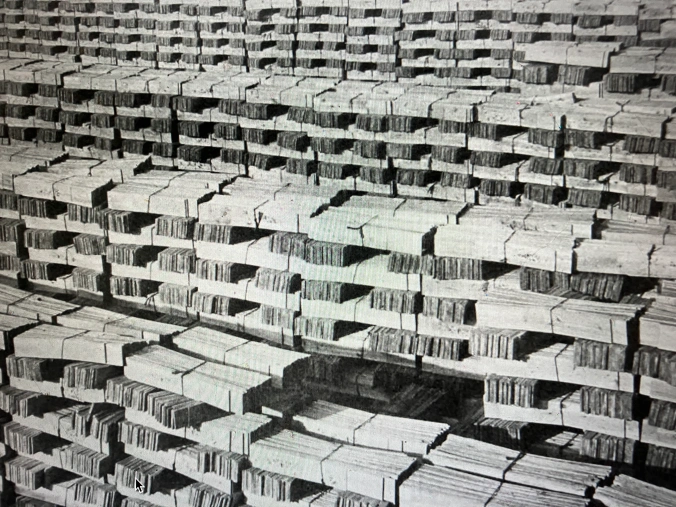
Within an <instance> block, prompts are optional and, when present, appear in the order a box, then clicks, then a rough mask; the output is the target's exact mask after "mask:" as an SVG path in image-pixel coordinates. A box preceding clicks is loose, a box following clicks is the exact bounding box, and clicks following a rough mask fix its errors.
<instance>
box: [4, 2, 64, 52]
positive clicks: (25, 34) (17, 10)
mask: <svg viewBox="0 0 676 507" xmlns="http://www.w3.org/2000/svg"><path fill="white" fill-rule="evenodd" d="M4 7H5V9H6V10H7V11H6V12H7V14H6V17H5V26H6V27H7V32H6V35H7V38H8V42H9V44H8V47H7V50H8V54H9V56H10V57H13V58H17V57H19V58H21V57H27V58H37V59H45V60H57V59H58V60H64V61H73V55H72V54H69V51H68V50H69V49H70V46H75V45H76V44H77V34H76V32H77V26H76V23H74V22H73V19H72V13H65V12H64V13H63V14H61V13H59V12H58V11H57V9H56V6H55V5H53V4H37V3H34V4H31V5H28V4H26V2H10V3H9V4H6V5H5V6H4Z"/></svg>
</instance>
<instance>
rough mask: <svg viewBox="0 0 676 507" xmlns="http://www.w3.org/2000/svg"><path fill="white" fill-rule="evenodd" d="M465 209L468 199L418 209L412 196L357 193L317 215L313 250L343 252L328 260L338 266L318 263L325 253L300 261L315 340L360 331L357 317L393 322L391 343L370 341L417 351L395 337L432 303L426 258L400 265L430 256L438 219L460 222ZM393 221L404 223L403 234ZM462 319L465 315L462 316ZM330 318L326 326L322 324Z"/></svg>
mask: <svg viewBox="0 0 676 507" xmlns="http://www.w3.org/2000/svg"><path fill="white" fill-rule="evenodd" d="M463 208H464V205H462V204H459V205H458V206H456V207H455V208H449V207H448V206H441V207H440V206H434V205H432V204H431V203H430V205H429V206H426V207H425V208H424V209H423V210H420V209H419V208H417V209H416V208H414V202H413V201H412V200H403V199H385V198H377V197H356V196H355V197H352V198H351V199H350V200H349V201H347V202H346V203H344V204H343V205H342V206H340V207H338V208H329V209H328V210H326V211H325V212H324V213H322V214H321V215H319V216H318V217H316V218H315V219H313V220H312V221H311V222H312V223H311V227H310V231H309V241H308V242H307V243H306V246H305V248H306V252H308V253H313V251H314V250H317V254H318V253H319V248H318V247H320V246H321V247H322V248H324V249H325V250H327V252H326V253H328V251H329V248H331V249H332V250H334V251H336V252H339V251H341V250H342V255H341V256H339V257H338V256H336V255H335V254H333V255H332V257H331V258H329V257H326V260H324V261H323V262H322V264H327V263H330V265H332V266H334V267H333V268H331V269H330V270H329V269H328V268H327V267H324V266H322V267H319V266H315V265H314V264H317V260H319V259H320V257H317V256H316V255H314V256H315V257H317V260H314V261H313V259H312V257H311V256H306V258H305V263H299V264H300V266H301V267H300V269H299V270H300V271H301V274H302V276H303V279H304V283H305V286H304V292H303V298H304V299H303V301H302V313H303V317H302V319H303V321H304V322H305V325H304V331H305V332H304V333H303V334H304V337H305V338H307V341H308V346H311V345H312V341H313V340H318V339H319V340H336V339H337V338H340V337H341V336H342V335H344V334H346V332H348V333H349V332H354V330H355V327H354V325H352V324H350V323H355V322H356V323H359V324H360V327H364V326H365V325H376V326H384V327H385V328H387V329H384V330H383V333H382V334H383V336H382V338H381V339H382V340H384V341H382V342H381V343H380V345H378V343H377V340H375V339H374V340H371V342H370V346H372V347H373V348H372V349H371V350H373V351H380V352H391V353H403V354H414V350H415V347H414V348H413V349H409V348H407V346H406V345H405V344H404V343H403V342H402V343H400V344H399V345H395V344H394V341H393V342H392V343H391V344H390V343H389V334H392V336H391V338H392V339H394V340H395V341H396V339H397V336H398V333H399V332H400V331H402V330H404V331H407V332H410V333H413V334H414V335H415V332H416V331H417V330H418V325H417V324H418V321H417V314H418V313H419V312H421V311H423V310H424V309H423V306H425V307H427V306H428V305H429V304H433V303H432V302H429V301H428V302H427V304H424V303H423V298H422V295H421V293H420V290H421V286H420V277H419V274H420V269H421V267H420V262H418V268H417V269H418V271H417V273H416V269H415V267H413V268H409V266H404V265H399V264H401V263H408V262H409V258H411V259H413V262H415V259H416V258H418V259H421V257H422V256H424V255H426V254H428V253H429V252H430V251H431V239H432V236H431V235H432V231H433V229H434V227H435V226H436V225H437V224H438V223H449V222H452V223H455V222H456V220H457V215H458V214H459V213H460V212H461V211H462V209H463ZM392 221H396V223H397V224H398V225H397V228H396V230H397V232H396V233H395V232H394V231H395V229H394V228H393V226H392V223H393V222H392ZM329 224H331V225H329ZM395 236H396V237H395ZM355 247H361V250H362V252H364V249H366V250H365V252H370V254H369V255H367V256H365V257H364V255H363V253H362V255H360V256H355V254H356V253H357V252H358V251H359V250H357V249H355ZM379 251H391V252H394V253H393V254H391V256H390V257H392V256H395V257H396V256H399V257H401V258H402V262H399V263H398V262H397V260H398V259H391V258H388V256H387V255H383V254H381V253H380V252H379ZM324 255H326V254H324ZM436 302H437V301H434V303H436ZM430 312H432V310H430ZM459 313H462V312H459ZM459 319H460V320H461V321H463V317H459ZM323 321H326V324H325V326H320V324H322V322H323ZM341 321H342V322H341ZM329 324H330V326H329ZM324 327H326V330H327V331H328V330H329V329H333V330H337V329H342V330H343V331H342V332H337V331H334V332H332V333H327V332H326V331H324V329H323V328H324ZM318 331H321V332H318ZM359 336H361V338H359ZM354 337H355V338H356V339H357V342H356V343H359V341H360V340H361V342H362V346H363V341H364V338H365V335H362V334H361V333H357V334H356V335H355V336H354ZM348 340H350V338H348ZM348 347H349V345H348ZM409 347H410V345H409Z"/></svg>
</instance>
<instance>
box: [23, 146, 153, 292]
mask: <svg viewBox="0 0 676 507" xmlns="http://www.w3.org/2000/svg"><path fill="white" fill-rule="evenodd" d="M145 162H146V160H144V159H140V160H139V159H128V160H125V161H124V164H121V163H119V162H116V161H108V162H104V163H101V162H100V161H97V160H74V159H70V160H66V161H63V162H60V163H57V164H54V165H52V166H51V167H49V168H48V169H47V171H35V172H30V173H27V174H24V175H20V176H17V177H15V178H14V185H13V186H14V192H15V194H16V196H17V200H18V203H19V209H18V213H19V217H20V218H21V219H22V220H23V224H24V225H25V228H26V229H25V232H24V235H23V239H22V244H23V245H24V246H25V247H26V248H27V253H28V259H27V260H25V261H24V262H23V263H22V270H23V273H24V275H25V277H26V278H27V279H28V280H30V281H31V282H32V283H33V284H34V285H40V286H43V287H51V288H53V289H57V290H66V291H76V290H84V291H86V292H88V293H93V294H98V295H99V296H104V295H105V294H107V293H108V272H107V269H106V265H105V257H104V256H105V253H106V252H105V250H106V244H107V238H106V236H105V228H104V227H102V224H101V222H100V218H101V217H100V214H101V213H102V210H103V209H104V208H105V207H106V203H107V192H108V190H110V189H111V188H112V186H113V184H114V182H121V181H122V180H123V178H124V177H125V176H128V175H129V174H131V173H133V172H135V171H136V170H138V169H139V168H141V167H142V166H143V164H144V163H145ZM123 165H124V167H123Z"/></svg>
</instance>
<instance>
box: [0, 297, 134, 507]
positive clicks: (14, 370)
mask: <svg viewBox="0 0 676 507" xmlns="http://www.w3.org/2000/svg"><path fill="white" fill-rule="evenodd" d="M2 300H3V315H1V316H0V320H1V321H2V328H3V334H4V335H5V337H6V338H8V341H6V342H5V347H4V350H5V351H7V352H10V353H11V352H13V354H12V355H10V356H9V357H8V358H7V369H8V373H9V375H10V383H11V387H10V386H3V387H2V388H0V391H1V392H0V404H1V405H2V407H1V408H2V410H3V413H4V412H7V413H9V414H11V419H12V422H8V421H3V422H4V423H6V424H4V428H3V431H4V439H3V440H4V442H5V443H6V445H7V446H8V447H10V448H12V449H13V450H14V451H15V452H16V453H17V454H18V456H16V457H14V458H12V459H11V460H9V461H7V462H6V463H4V468H5V470H6V474H7V477H8V478H11V480H12V481H13V482H14V490H15V492H16V493H17V494H19V495H25V496H28V497H31V498H36V499H38V500H46V501H50V502H53V503H55V504H57V505H65V502H66V498H67V497H70V498H71V501H86V500H85V498H86V497H87V496H89V497H90V498H97V499H98V501H100V505H105V506H112V505H114V504H115V503H114V502H115V500H116V498H115V497H116V494H115V489H114V488H112V487H110V486H107V485H105V484H103V482H102V480H101V479H102V478H103V477H104V474H105V473H107V472H110V471H112V466H113V464H114V459H115V458H114V456H115V454H116V451H115V445H114V443H113V442H114V441H115V435H116V424H117V421H118V420H119V416H120V411H119V410H117V411H116V410H114V409H113V410H111V408H110V407H98V408H97V407H95V406H94V405H90V404H86V403H85V404H82V403H75V402H74V401H66V400H64V399H63V398H62V397H63V391H59V389H53V387H54V386H58V387H59V388H60V387H62V384H61V383H60V382H61V381H62V378H61V376H64V377H67V378H68V383H70V384H72V385H73V386H75V388H74V389H71V390H70V391H69V392H71V393H78V394H81V395H83V396H84V397H87V396H92V395H93V394H94V392H95V391H96V389H88V388H87V387H90V388H91V387H93V386H94V385H96V386H97V387H98V388H99V389H100V388H101V387H103V386H104V385H105V378H106V376H107V375H110V374H115V370H116V369H117V368H118V367H119V366H121V365H122V360H123V359H122V356H123V352H122V351H123V350H124V349H125V348H126V347H127V346H128V345H130V344H131V343H133V341H134V340H133V339H124V338H122V339H121V337H118V336H117V335H111V334H108V335H105V334H98V335H94V334H90V335H85V334H83V333H84V332H83V331H82V330H72V329H71V330H70V333H68V331H69V330H68V329H67V328H63V327H59V326H55V325H53V324H55V323H56V320H57V319H58V318H59V317H60V316H62V315H65V314H66V313H68V312H72V311H73V310H75V309H76V308H77V307H76V306H74V305H70V304H68V303H63V302H60V301H57V300H55V299H52V298H48V297H44V296H40V297H37V296H33V295H31V294H30V293H27V292H22V291H11V290H7V289H5V290H4V291H3V295H2ZM76 335H77V338H75V336H76ZM19 336H21V338H19ZM68 337H70V338H72V339H74V340H75V341H76V342H78V343H75V342H71V343H70V344H69V346H68V347H65V346H64V347H63V349H62V348H61V346H59V345H56V343H57V342H61V343H63V342H64V341H66V340H67V338H68ZM48 342H49V343H48ZM55 345H56V346H55ZM70 345H73V346H72V347H71V346H70ZM57 349H58V350H57ZM107 352H109V353H110V355H107ZM83 356H87V357H86V361H88V362H69V363H70V364H68V363H64V361H63V360H62V358H64V357H66V358H70V359H74V360H76V361H77V360H81V359H83ZM108 360H109V361H110V364H109V365H106V361H108ZM91 361H94V362H91ZM66 364H68V365H67V366H65V365H66ZM115 365H117V366H115ZM64 366H65V368H64ZM3 370H4V360H3ZM119 370H121V368H120V369H119ZM63 381H64V384H63V386H65V385H66V382H65V378H64V379H63ZM16 385H20V386H21V387H16ZM97 392H98V393H99V394H102V392H103V391H102V390H99V391H97ZM43 393H44V394H43ZM52 395H55V396H57V397H53V396H52ZM77 399H78V398H77V396H76V397H75V398H74V400H77ZM98 399H100V400H101V401H102V400H103V398H102V397H100V396H99V398H98ZM86 420H88V423H87V424H85V421H86ZM3 491H7V490H6V489H4V488H3Z"/></svg>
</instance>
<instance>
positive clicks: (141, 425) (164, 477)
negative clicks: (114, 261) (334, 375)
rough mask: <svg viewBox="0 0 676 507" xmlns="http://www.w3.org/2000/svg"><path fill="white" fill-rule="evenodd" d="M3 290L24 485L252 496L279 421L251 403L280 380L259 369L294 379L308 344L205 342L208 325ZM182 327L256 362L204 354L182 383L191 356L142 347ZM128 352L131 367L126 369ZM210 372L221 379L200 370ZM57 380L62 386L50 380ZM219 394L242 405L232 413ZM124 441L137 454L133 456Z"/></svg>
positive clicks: (175, 499)
mask: <svg viewBox="0 0 676 507" xmlns="http://www.w3.org/2000/svg"><path fill="white" fill-rule="evenodd" d="M2 300H3V304H4V308H5V309H6V311H7V312H9V315H1V316H0V320H1V321H2V327H3V334H4V336H5V338H6V340H7V342H6V343H7V344H8V347H9V348H8V349H6V350H7V351H8V352H12V351H13V352H14V355H12V356H10V357H9V359H8V364H9V372H10V381H11V383H12V387H8V386H6V387H2V388H0V405H1V408H2V410H5V411H7V412H9V413H10V414H11V415H12V417H13V419H14V421H13V422H11V423H9V424H8V425H5V427H4V432H5V442H7V443H8V445H9V446H11V447H12V449H14V450H15V451H17V452H18V454H19V457H17V458H15V459H13V460H11V461H10V462H9V463H8V464H7V466H6V469H7V472H8V474H9V477H10V478H11V480H12V481H13V482H14V483H15V484H16V491H17V493H18V494H20V495H24V496H27V497H30V498H35V499H38V500H44V501H50V502H53V503H56V504H57V505H66V499H67V498H71V496H74V497H75V500H72V499H71V500H70V502H73V501H80V502H83V503H84V504H87V505H89V504H91V503H92V502H93V501H94V500H96V503H95V504H96V505H101V506H104V507H108V506H111V507H112V506H114V505H119V500H120V498H119V494H123V495H125V496H129V497H133V498H135V499H136V500H137V501H150V502H152V503H153V505H169V504H168V503H167V502H169V501H171V502H172V503H171V505H174V504H175V503H178V504H180V505H187V504H189V503H190V502H198V503H197V504H196V505H213V502H218V503H217V504H218V505H236V504H237V502H239V501H240V498H239V497H240V496H241V495H240V494H239V493H238V491H239V490H240V482H241V473H242V470H243V469H244V468H246V467H247V466H248V462H247V460H246V457H245V455H246V454H248V452H249V446H250V444H251V442H253V441H255V440H257V439H259V438H262V437H264V436H265V435H266V434H267V433H268V431H269V426H270V419H269V418H267V417H265V416H262V415H256V414H245V413H243V412H244V409H245V408H246V407H244V406H243V405H242V403H246V404H249V405H250V404H251V403H254V405H251V406H250V407H249V408H252V409H253V410H254V411H258V410H259V407H260V403H261V402H262V401H263V399H262V398H260V395H261V394H263V392H262V391H261V389H263V390H265V389H267V387H266V386H267V385H268V384H269V383H270V377H269V376H267V375H263V374H260V373H255V372H254V371H253V370H255V369H263V370H264V371H265V372H266V373H270V374H272V375H275V376H276V377H275V378H277V384H276V385H279V386H280V387H281V386H282V385H287V386H288V385H289V383H294V381H297V380H298V379H300V378H301V377H302V376H303V375H304V366H303V365H304V363H306V362H307V356H304V355H302V354H295V355H294V353H290V352H287V353H286V354H287V357H286V359H285V360H284V361H282V362H279V359H280V356H279V354H277V353H275V352H274V351H272V350H271V351H270V352H271V353H266V352H267V350H266V349H268V348H269V347H267V346H265V345H262V344H251V343H249V342H246V340H237V339H235V338H234V337H227V336H226V335H222V336H223V337H225V338H230V339H231V340H230V341H227V342H226V341H223V340H221V339H219V337H218V336H215V335H212V338H214V339H215V340H216V341H215V342H212V343H211V345H212V347H211V349H209V350H206V351H205V350H204V348H203V347H202V346H203V345H204V344H205V342H204V341H203V340H204V339H205V338H206V337H207V336H208V335H207V330H202V331H200V332H185V333H182V332H183V331H184V329H182V328H180V327H177V326H170V325H166V324H159V323H154V322H149V321H144V320H142V319H138V318H134V317H127V316H126V315H123V314H116V313H113V312H109V311H106V310H98V309H93V308H81V309H77V308H76V307H74V306H73V305H67V304H63V303H61V304H60V303H59V302H57V301H56V300H52V299H51V298H46V297H41V298H39V300H35V298H34V297H33V296H31V295H30V294H29V293H25V292H21V291H11V290H5V291H4V292H3V297H2ZM35 312H41V313H35ZM19 315H26V316H29V317H33V318H34V319H31V318H26V317H20V316H19ZM56 323H58V324H60V325H59V326H55V325H53V324H56ZM65 326H76V327H75V328H73V327H65ZM176 333H182V334H180V335H179V336H180V339H179V338H176V341H175V344H176V345H177V346H180V347H183V348H185V349H186V350H188V351H190V352H192V351H193V350H196V351H198V354H199V355H202V354H203V353H204V352H207V353H208V352H209V351H211V352H216V351H217V350H220V351H221V355H220V356H219V357H216V356H215V357H214V359H215V360H217V361H218V362H219V363H223V361H225V362H226V363H228V364H237V365H238V366H244V367H246V368H247V369H248V371H247V370H246V369H241V370H240V369H238V368H237V367H233V366H219V365H218V364H214V363H207V362H205V361H203V360H196V361H197V362H198V363H200V365H199V366H197V367H195V368H192V369H191V371H189V372H187V371H186V372H184V375H183V379H182V380H180V379H178V380H179V381H178V384H177V382H176V380H177V379H176V376H177V374H176V371H178V370H176V368H179V369H180V363H181V362H183V363H184V362H185V361H190V360H191V358H190V357H188V356H184V355H182V354H180V353H178V352H172V351H170V350H168V349H166V348H163V347H159V346H151V347H150V348H148V349H144V350H142V351H140V353H134V351H137V350H138V349H139V347H144V346H145V345H146V344H147V343H148V342H155V343H157V342H158V341H160V340H161V341H166V342H167V343H169V341H168V340H169V339H170V336H171V335H173V334H176ZM232 340H235V341H232ZM59 343H60V345H59ZM195 345H196V346H195ZM200 345H202V346H200ZM12 347H13V348H12ZM214 347H215V348H214ZM260 347H262V349H261V348H260ZM226 349H227V350H226ZM130 353H131V355H130ZM223 354H224V355H223ZM217 356H218V354H217ZM83 359H84V360H86V361H87V362H81V361H82V360H83ZM167 359H168V360H169V361H170V362H171V363H172V365H171V366H170V370H171V372H170V374H169V375H168V376H165V375H163V374H160V370H161V369H162V364H164V363H165V362H166V361H165V360H167ZM73 361H75V362H73ZM125 364H126V366H125V373H126V374H127V378H125V377H122V376H120V375H121V374H122V366H123V365H125ZM252 369H253V370H252ZM263 370H261V371H263ZM153 372H154V373H153ZM227 372H230V373H227ZM226 373H227V374H226ZM224 374H226V375H225V376H223V375H224ZM204 375H207V376H209V377H210V378H211V380H210V381H209V382H206V383H205V381H204V378H202V379H200V378H198V377H200V376H204ZM214 375H216V377H218V378H219V379H220V380H219V381H216V380H215V377H213V376H214ZM129 377H132V378H136V377H143V379H144V380H147V381H149V384H152V385H160V384H161V385H162V386H163V387H165V388H168V389H170V391H171V390H174V391H176V390H177V389H178V387H179V384H180V386H181V390H182V389H183V388H186V389H188V390H189V389H190V388H189V386H190V382H191V380H190V379H193V380H194V381H195V382H196V385H195V389H194V391H195V392H194V393H193V394H192V399H190V398H185V397H183V396H181V395H176V394H172V393H171V392H170V391H165V390H162V389H159V388H157V387H152V386H151V385H149V384H141V383H139V382H137V381H133V380H131V379H130V378H129ZM226 378H227V379H229V380H227V379H226ZM284 378H286V382H285V381H284ZM172 379H173V380H172ZM247 379H248V380H247ZM252 382H253V383H252ZM215 383H217V384H218V386H219V387H216V390H217V391H218V392H219V393H220V394H219V397H217V398H213V399H211V400H209V403H208V404H207V403H204V402H199V401H196V399H195V398H204V397H205V396H202V395H200V394H198V392H204V390H203V388H204V386H205V385H215ZM226 384H227V386H229V387H226ZM18 386H20V387H18ZM50 386H55V387H54V389H52V390H51V391H50ZM33 389H35V392H33ZM226 391H227V393H229V394H228V395H227V396H225V397H223V396H221V395H223V394H224V393H225V392H226ZM246 391H250V392H249V394H247V392H246ZM237 393H239V394H237ZM252 396H253V397H252ZM60 398H61V399H60ZM256 400H257V401H256ZM74 401H78V402H85V403H74ZM90 403H95V405H92V404H90ZM116 405H119V406H120V407H121V408H119V407H116ZM214 405H220V406H221V407H225V405H227V407H228V409H229V410H232V411H234V412H238V414H232V415H227V414H226V413H225V412H224V411H223V410H219V409H218V408H216V407H215V406H214ZM120 444H123V445H124V448H122V446H121V445H120ZM123 450H124V452H125V453H126V454H129V455H130V456H129V457H127V458H125V459H122V458H123V457H124V455H123V454H122V452H121V451H123ZM67 472H68V473H67ZM78 476H80V477H82V479H79V478H78ZM85 478H86V479H88V481H85ZM136 479H138V480H140V481H141V482H142V483H143V485H144V490H143V491H142V492H139V491H138V490H136V488H135V486H136V484H135V480H136ZM83 481H84V482H83ZM105 483H108V484H107V485H106V484H105ZM113 485H114V486H113ZM82 488H89V489H88V490H87V491H83V490H82ZM86 498H89V500H86ZM224 502H225V503H224ZM130 505H131V504H130Z"/></svg>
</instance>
